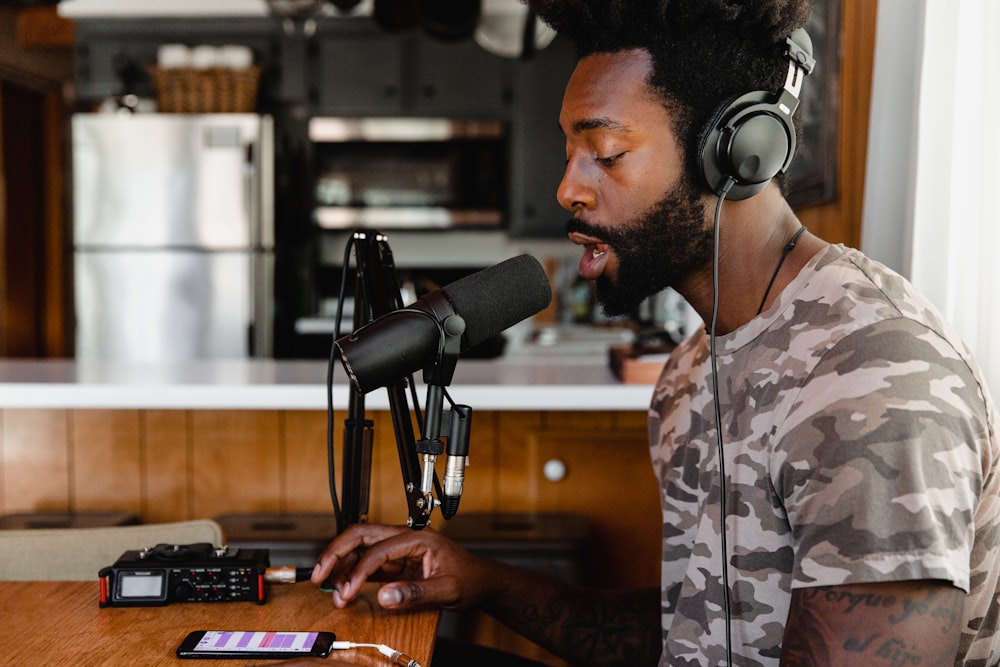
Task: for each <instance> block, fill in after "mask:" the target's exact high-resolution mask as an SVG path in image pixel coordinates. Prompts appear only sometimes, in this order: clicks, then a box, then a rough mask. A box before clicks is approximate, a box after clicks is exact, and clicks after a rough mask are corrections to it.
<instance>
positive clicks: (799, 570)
mask: <svg viewBox="0 0 1000 667" xmlns="http://www.w3.org/2000/svg"><path fill="white" fill-rule="evenodd" d="M716 348H717V355H718V372H719V386H720V387H721V389H722V391H721V395H720V397H719V400H720V405H721V424H722V432H723V440H724V451H725V471H726V475H727V478H728V479H729V483H728V484H729V487H728V494H727V497H728V499H729V500H728V507H727V517H726V529H727V531H726V538H727V541H728V544H727V550H728V554H729V555H728V560H729V565H730V567H729V575H728V576H729V584H730V590H731V599H730V605H731V609H732V610H733V613H732V637H733V641H732V647H733V654H734V656H740V658H739V659H738V664H740V665H777V664H778V659H779V656H780V653H781V639H782V633H783V631H784V627H785V620H786V617H787V615H788V608H789V603H790V600H791V590H792V589H794V588H803V587H811V586H831V585H839V584H849V583H860V582H884V581H896V580H911V579H942V580H947V581H950V582H952V583H953V584H954V585H955V586H957V587H958V588H961V589H962V590H964V591H966V592H968V596H967V597H966V600H965V606H964V619H963V626H964V630H963V632H964V634H963V638H962V644H961V654H960V656H959V659H958V660H957V661H956V664H966V665H987V664H996V661H997V656H1000V634H998V631H997V625H998V613H1000V612H998V607H997V603H998V574H1000V545H998V537H1000V533H998V528H1000V474H997V473H998V470H997V468H998V465H1000V443H998V442H997V433H996V428H997V412H996V408H995V407H994V406H993V404H992V402H991V400H990V398H989V392H988V390H987V389H986V385H985V382H984V381H983V379H982V377H981V375H980V372H979V370H978V369H977V367H976V365H975V363H974V362H973V361H972V360H971V358H970V357H969V355H968V353H967V351H966V349H965V347H964V346H963V345H962V344H961V343H960V342H959V340H958V337H957V336H956V335H955V334H954V333H953V332H952V331H951V329H950V327H948V326H947V325H946V324H945V323H944V322H943V321H942V318H941V316H940V314H939V313H938V312H937V311H936V310H935V309H934V308H933V307H932V306H931V305H930V303H929V302H927V301H926V300H925V299H924V298H922V297H921V296H919V295H918V294H916V293H915V292H914V290H913V288H912V286H910V285H909V284H908V283H907V282H906V281H905V280H903V279H902V278H901V277H900V276H898V275H896V274H895V273H893V272H891V271H890V270H888V269H886V268H885V267H883V266H881V265H879V264H878V263H876V262H873V261H871V260H869V259H868V258H866V257H865V256H864V255H862V254H861V253H860V252H858V251H855V250H851V249H848V248H845V247H843V246H831V247H829V248H828V249H827V250H824V251H822V252H820V253H818V254H817V256H815V257H813V258H812V259H811V260H810V262H809V263H808V265H807V266H806V267H805V268H804V269H803V270H802V271H801V272H800V274H799V275H798V276H797V277H796V279H795V280H794V281H793V282H792V283H791V284H790V285H789V286H788V287H787V288H786V289H785V290H783V292H782V294H781V295H780V297H779V299H778V301H777V302H776V303H775V304H774V305H773V306H772V307H771V308H769V309H768V310H766V311H765V312H764V313H762V314H761V315H759V316H758V317H756V318H755V319H753V320H752V321H750V322H749V323H747V324H746V325H744V326H743V327H741V328H739V329H738V330H736V331H733V332H731V333H729V334H727V335H725V336H719V337H718V338H717V340H716ZM711 386H712V384H711V364H710V361H709V340H708V336H707V334H706V333H705V332H704V331H699V332H697V333H696V334H694V335H693V336H692V337H691V338H690V339H688V340H687V341H685V342H684V343H683V344H681V345H680V346H678V347H677V349H676V350H675V351H674V352H673V354H672V355H671V358H670V360H669V361H668V362H667V364H666V366H665V368H664V372H663V375H662V376H661V378H660V380H659V383H658V385H657V387H656V391H655V394H654V397H653V402H652V407H651V411H650V442H651V450H652V458H653V465H654V469H655V471H656V474H657V476H658V477H659V479H660V483H661V494H662V501H663V569H662V586H663V598H662V604H663V632H664V642H665V644H664V652H663V657H662V658H661V660H660V664H661V665H699V666H700V665H718V664H724V662H725V656H726V653H725V617H724V615H723V612H722V601H723V599H724V597H723V592H722V591H723V589H722V578H721V565H722V563H723V557H722V555H721V544H720V536H719V465H718V457H717V444H716V429H715V416H714V415H715V412H714V408H713V404H712V391H711ZM991 656H992V657H991Z"/></svg>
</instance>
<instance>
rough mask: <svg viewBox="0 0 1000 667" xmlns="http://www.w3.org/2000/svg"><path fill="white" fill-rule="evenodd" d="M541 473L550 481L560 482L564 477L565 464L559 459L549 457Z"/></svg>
mask: <svg viewBox="0 0 1000 667" xmlns="http://www.w3.org/2000/svg"><path fill="white" fill-rule="evenodd" d="M542 474H543V475H545V479H547V480H549V481H550V482H561V481H563V480H564V479H566V464H565V463H563V462H562V461H561V460H559V459H549V460H548V461H546V462H545V465H544V466H543V467H542Z"/></svg>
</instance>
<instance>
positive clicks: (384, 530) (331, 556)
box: [311, 524, 405, 584]
mask: <svg viewBox="0 0 1000 667" xmlns="http://www.w3.org/2000/svg"><path fill="white" fill-rule="evenodd" d="M402 530H405V529H403V528H399V527H391V526H378V525H372V524H354V525H351V526H348V528H347V529H346V530H345V531H344V532H343V533H341V534H340V535H338V536H337V537H336V538H335V539H334V540H333V541H332V542H330V544H328V545H327V547H326V549H324V550H323V553H322V554H320V557H319V560H318V561H317V563H316V567H314V568H313V572H312V576H311V579H312V582H313V583H314V584H321V583H323V582H324V581H326V579H327V577H329V576H330V574H331V573H332V572H333V571H334V568H337V569H338V570H350V569H353V567H354V565H355V563H356V562H357V559H358V557H359V555H360V553H361V552H362V551H363V550H364V548H365V547H367V546H371V545H373V544H377V543H378V542H381V541H382V540H385V539H386V538H387V537H389V536H391V535H394V534H397V533H399V532H400V531H402Z"/></svg>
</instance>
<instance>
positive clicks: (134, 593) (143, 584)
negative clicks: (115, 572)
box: [118, 573, 164, 598]
mask: <svg viewBox="0 0 1000 667" xmlns="http://www.w3.org/2000/svg"><path fill="white" fill-rule="evenodd" d="M163 577H164V575H163V574H162V573H159V574H122V575H121V577H120V578H119V579H118V594H119V595H120V596H121V597H123V598H158V597H160V596H161V593H162V591H163Z"/></svg>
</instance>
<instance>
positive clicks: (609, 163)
mask: <svg viewBox="0 0 1000 667" xmlns="http://www.w3.org/2000/svg"><path fill="white" fill-rule="evenodd" d="M624 156H625V153H618V154H617V155H612V156H610V157H599V158H596V160H597V161H598V162H599V163H600V164H601V166H603V167H613V166H615V164H617V163H618V161H619V160H620V159H622V158H623V157H624Z"/></svg>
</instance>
